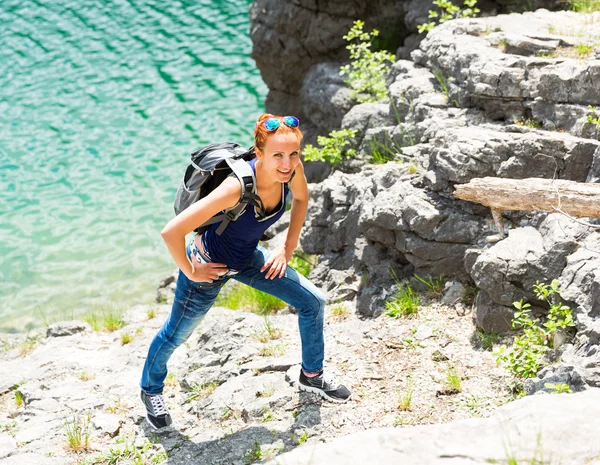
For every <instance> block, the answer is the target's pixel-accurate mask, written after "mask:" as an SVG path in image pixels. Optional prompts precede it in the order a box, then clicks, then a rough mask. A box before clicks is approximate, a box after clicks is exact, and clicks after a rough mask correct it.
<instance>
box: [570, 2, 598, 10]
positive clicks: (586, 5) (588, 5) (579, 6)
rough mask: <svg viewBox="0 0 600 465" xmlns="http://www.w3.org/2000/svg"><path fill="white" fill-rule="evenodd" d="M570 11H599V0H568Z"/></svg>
mask: <svg viewBox="0 0 600 465" xmlns="http://www.w3.org/2000/svg"><path fill="white" fill-rule="evenodd" d="M569 3H570V4H571V5H570V7H571V10H572V11H577V12H579V13H594V12H595V11H600V0H570V2H569Z"/></svg>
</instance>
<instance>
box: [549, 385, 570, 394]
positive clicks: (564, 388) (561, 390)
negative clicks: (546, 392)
mask: <svg viewBox="0 0 600 465" xmlns="http://www.w3.org/2000/svg"><path fill="white" fill-rule="evenodd" d="M544 387H545V388H546V389H552V390H553V391H554V392H553V393H552V394H569V393H571V392H573V391H571V386H569V385H568V384H565V383H556V384H554V383H544Z"/></svg>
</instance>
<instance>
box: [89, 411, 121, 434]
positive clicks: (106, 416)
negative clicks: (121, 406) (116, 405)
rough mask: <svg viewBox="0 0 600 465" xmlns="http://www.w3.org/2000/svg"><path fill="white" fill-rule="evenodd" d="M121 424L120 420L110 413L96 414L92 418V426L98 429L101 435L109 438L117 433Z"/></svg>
mask: <svg viewBox="0 0 600 465" xmlns="http://www.w3.org/2000/svg"><path fill="white" fill-rule="evenodd" d="M121 422H122V420H121V418H119V416H118V415H114V414H112V413H97V414H96V415H94V417H93V418H92V424H93V425H94V426H95V427H96V428H97V429H99V430H100V432H101V433H102V434H108V435H109V436H110V437H114V436H116V435H117V434H118V433H119V430H120V429H121Z"/></svg>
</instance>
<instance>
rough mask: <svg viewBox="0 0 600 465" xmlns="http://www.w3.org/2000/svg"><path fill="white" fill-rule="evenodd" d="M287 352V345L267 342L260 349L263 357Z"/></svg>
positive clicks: (281, 354)
mask: <svg viewBox="0 0 600 465" xmlns="http://www.w3.org/2000/svg"><path fill="white" fill-rule="evenodd" d="M284 354H285V346H284V345H283V344H271V345H267V344H265V345H264V346H262V347H261V348H260V349H259V350H258V355H260V356H261V357H281V356H283V355H284Z"/></svg>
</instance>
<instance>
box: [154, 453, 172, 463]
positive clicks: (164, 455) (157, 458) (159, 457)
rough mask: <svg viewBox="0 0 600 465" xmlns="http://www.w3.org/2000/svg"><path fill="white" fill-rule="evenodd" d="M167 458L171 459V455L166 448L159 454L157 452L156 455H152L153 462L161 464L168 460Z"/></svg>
mask: <svg viewBox="0 0 600 465" xmlns="http://www.w3.org/2000/svg"><path fill="white" fill-rule="evenodd" d="M167 460H169V456H168V455H167V452H166V451H164V450H161V451H160V452H159V453H158V454H156V455H155V456H154V457H152V464H153V465H159V464H161V463H163V462H166V461H167Z"/></svg>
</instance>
